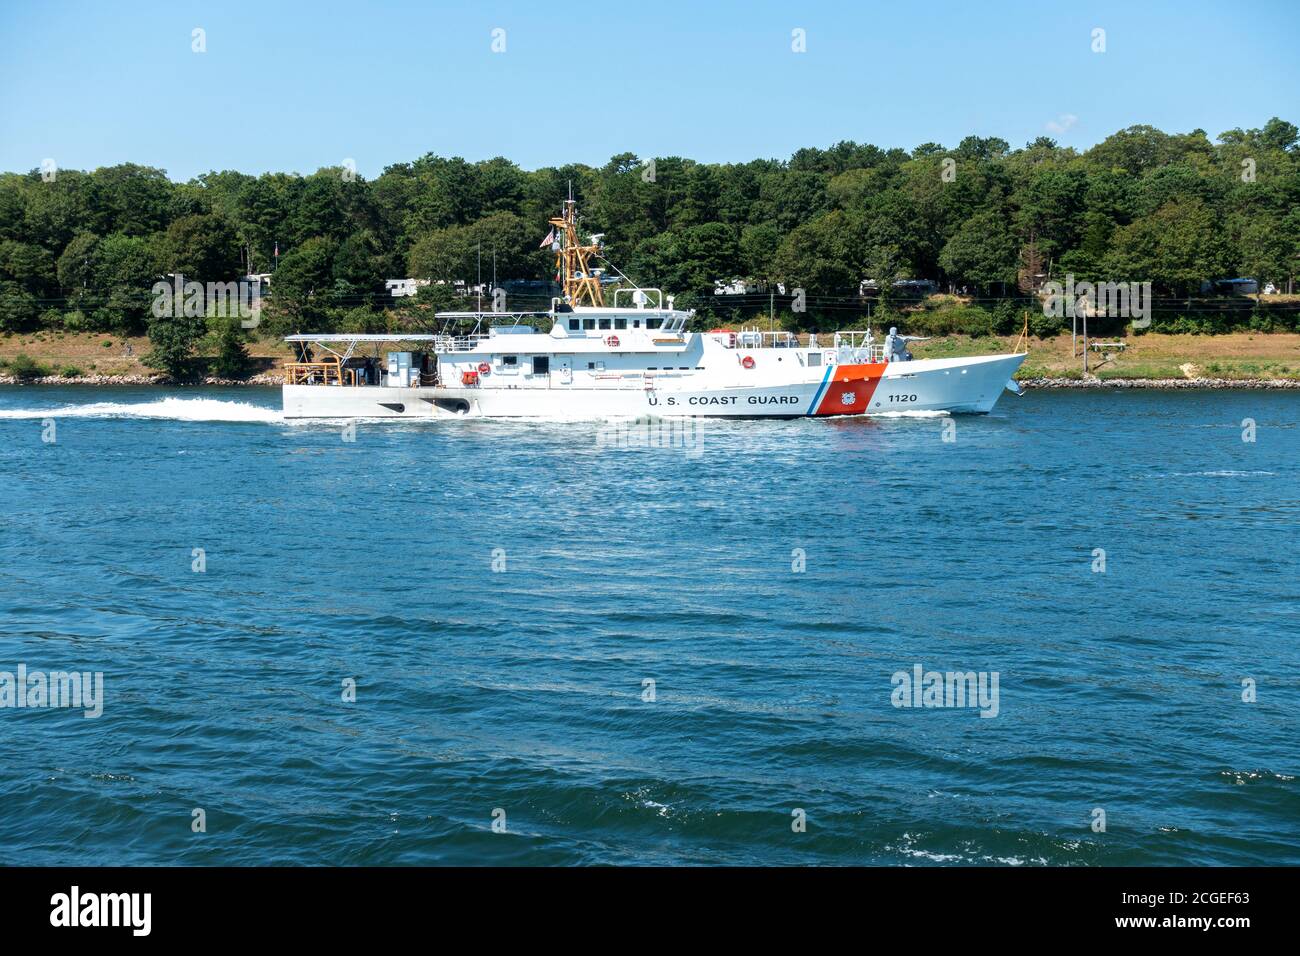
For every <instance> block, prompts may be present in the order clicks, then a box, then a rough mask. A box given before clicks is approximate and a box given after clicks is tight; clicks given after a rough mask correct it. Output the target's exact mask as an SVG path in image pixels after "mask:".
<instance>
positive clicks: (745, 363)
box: [740, 355, 754, 368]
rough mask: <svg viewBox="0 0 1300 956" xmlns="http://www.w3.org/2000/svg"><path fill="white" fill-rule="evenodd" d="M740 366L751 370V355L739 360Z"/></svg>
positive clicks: (752, 365)
mask: <svg viewBox="0 0 1300 956" xmlns="http://www.w3.org/2000/svg"><path fill="white" fill-rule="evenodd" d="M740 364H741V365H743V366H745V368H753V367H754V356H752V355H746V356H745V357H744V358H743V359H741V360H740Z"/></svg>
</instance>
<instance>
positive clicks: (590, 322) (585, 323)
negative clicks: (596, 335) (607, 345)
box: [582, 319, 596, 329]
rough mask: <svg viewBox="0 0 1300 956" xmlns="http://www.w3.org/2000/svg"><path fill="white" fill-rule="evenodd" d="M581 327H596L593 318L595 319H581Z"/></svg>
mask: <svg viewBox="0 0 1300 956" xmlns="http://www.w3.org/2000/svg"><path fill="white" fill-rule="evenodd" d="M582 327H583V328H584V329H594V328H595V327H596V320H595V319H583V320H582Z"/></svg>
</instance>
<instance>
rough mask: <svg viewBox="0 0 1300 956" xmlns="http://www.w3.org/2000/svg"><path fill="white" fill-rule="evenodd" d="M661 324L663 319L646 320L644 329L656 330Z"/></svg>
mask: <svg viewBox="0 0 1300 956" xmlns="http://www.w3.org/2000/svg"><path fill="white" fill-rule="evenodd" d="M663 324H664V320H663V319H646V320H645V327H646V328H647V329H657V328H659V326H661V325H663Z"/></svg>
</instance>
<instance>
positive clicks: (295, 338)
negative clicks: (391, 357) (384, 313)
mask: <svg viewBox="0 0 1300 956" xmlns="http://www.w3.org/2000/svg"><path fill="white" fill-rule="evenodd" d="M437 338H441V336H438V335H432V334H430V333H427V332H411V333H407V334H382V335H363V334H360V333H351V332H331V333H329V334H328V335H286V336H285V337H284V340H285V341H286V342H322V343H324V342H432V341H433V340H434V339H437Z"/></svg>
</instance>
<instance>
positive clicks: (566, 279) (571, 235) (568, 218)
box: [550, 180, 605, 306]
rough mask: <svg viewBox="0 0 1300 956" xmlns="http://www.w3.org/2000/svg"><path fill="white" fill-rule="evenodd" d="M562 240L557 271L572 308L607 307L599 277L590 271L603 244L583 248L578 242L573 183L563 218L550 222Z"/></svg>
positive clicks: (556, 256) (557, 257) (562, 212)
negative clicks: (593, 260)
mask: <svg viewBox="0 0 1300 956" xmlns="http://www.w3.org/2000/svg"><path fill="white" fill-rule="evenodd" d="M550 222H551V225H552V226H554V227H555V229H556V236H557V237H559V240H560V249H559V251H558V252H557V253H556V254H555V269H556V271H557V272H558V273H559V274H560V277H561V279H562V281H563V283H564V297H565V299H567V300H568V302H569V304H570V305H583V304H584V303H585V304H587V305H597V306H599V305H604V304H605V296H604V293H603V292H602V291H601V288H600V276H598V275H593V274H592V271H591V265H590V261H591V257H592V256H595V255H598V254H599V253H600V244H599V243H591V244H590V245H585V246H584V245H582V244H581V243H580V242H579V241H578V204H577V203H575V202H574V201H573V181H572V180H570V181H569V198H568V199H566V200H565V201H564V209H563V210H562V211H561V213H560V215H558V216H556V217H555V218H553V219H551V221H550Z"/></svg>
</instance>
